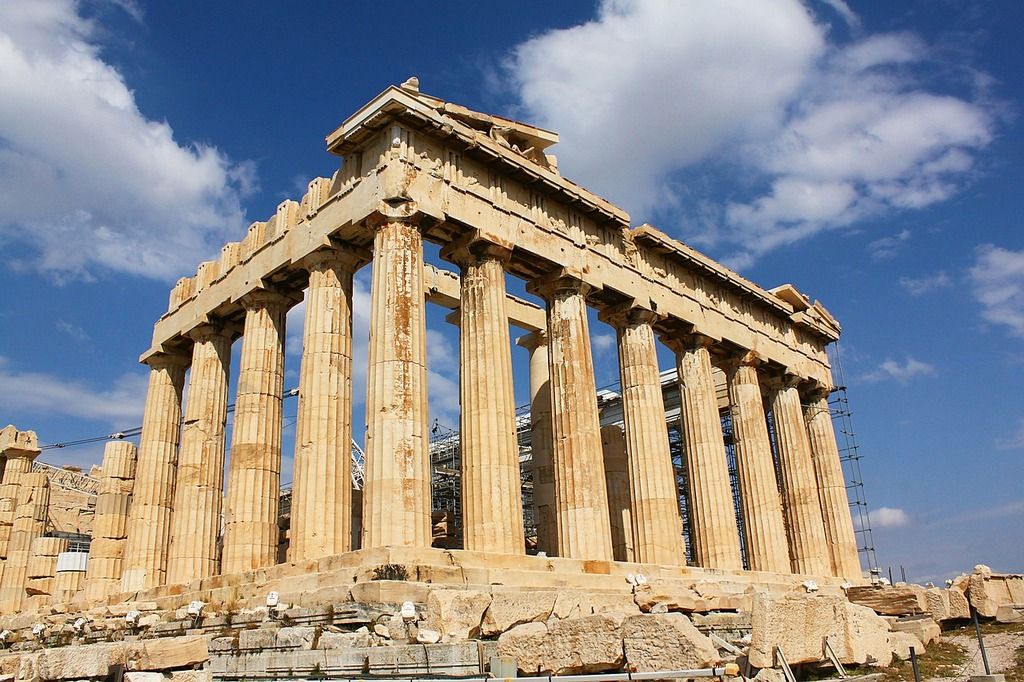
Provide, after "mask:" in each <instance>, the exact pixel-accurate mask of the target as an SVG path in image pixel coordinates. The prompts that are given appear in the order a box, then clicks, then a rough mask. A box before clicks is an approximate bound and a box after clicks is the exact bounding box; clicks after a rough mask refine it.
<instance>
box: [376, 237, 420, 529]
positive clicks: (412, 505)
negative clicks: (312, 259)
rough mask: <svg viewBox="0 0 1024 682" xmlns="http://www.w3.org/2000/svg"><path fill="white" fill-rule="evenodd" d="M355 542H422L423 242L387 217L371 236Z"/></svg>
mask: <svg viewBox="0 0 1024 682" xmlns="http://www.w3.org/2000/svg"><path fill="white" fill-rule="evenodd" d="M373 258H374V262H373V284H372V292H371V310H370V352H369V356H370V357H369V370H368V375H367V382H366V479H365V484H364V487H363V538H362V547H363V548H364V549H369V548H373V547H383V546H386V545H399V546H411V547H429V546H430V542H431V523H430V444H429V442H428V438H429V437H428V425H427V418H428V411H427V345H426V336H427V328H426V316H425V310H424V307H425V301H424V298H423V296H424V292H423V241H422V237H421V236H420V232H419V229H418V227H417V226H416V225H415V224H413V223H411V222H407V221H403V220H390V219H389V220H388V222H385V223H384V224H381V225H379V226H378V227H377V232H376V234H375V236H374V242H373Z"/></svg>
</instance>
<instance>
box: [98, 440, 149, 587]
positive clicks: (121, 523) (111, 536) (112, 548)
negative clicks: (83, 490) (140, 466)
mask: <svg viewBox="0 0 1024 682" xmlns="http://www.w3.org/2000/svg"><path fill="white" fill-rule="evenodd" d="M137 456H138V453H137V451H136V449H135V446H134V445H133V444H131V443H129V442H128V441H123V440H122V441H114V442H112V443H107V445H106V447H105V448H104V449H103V477H102V478H101V479H100V490H99V494H98V495H97V496H96V516H95V517H93V522H92V542H91V543H90V544H89V562H88V564H86V572H85V597H86V599H88V600H89V601H90V602H96V601H99V600H101V599H104V598H105V597H106V596H107V595H109V594H112V593H114V592H117V591H118V588H119V587H120V585H121V572H122V563H123V557H124V547H125V543H126V542H127V540H126V538H127V537H128V518H129V515H130V513H131V508H132V487H133V486H134V484H135V462H136V458H137Z"/></svg>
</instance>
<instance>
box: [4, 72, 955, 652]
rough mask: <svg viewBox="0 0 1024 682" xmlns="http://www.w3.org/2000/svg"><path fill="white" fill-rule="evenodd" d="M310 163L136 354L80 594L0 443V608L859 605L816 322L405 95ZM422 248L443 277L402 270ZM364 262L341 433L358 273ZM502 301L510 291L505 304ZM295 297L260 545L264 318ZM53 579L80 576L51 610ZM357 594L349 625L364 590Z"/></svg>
mask: <svg viewBox="0 0 1024 682" xmlns="http://www.w3.org/2000/svg"><path fill="white" fill-rule="evenodd" d="M326 142H327V151H328V152H330V153H331V154H334V155H336V156H338V157H340V159H341V163H340V168H339V170H338V171H337V172H336V173H334V175H333V176H332V177H330V178H315V179H313V180H312V181H311V182H309V183H308V191H307V192H306V193H305V195H304V196H303V197H301V199H300V200H298V201H292V200H287V201H284V202H282V203H281V204H280V205H279V206H278V207H277V209H276V212H275V213H274V214H273V215H272V216H270V218H269V219H268V220H265V221H258V222H254V223H252V225H251V226H249V228H248V232H247V233H246V234H245V235H244V238H243V239H241V241H238V242H231V243H228V244H226V245H224V247H223V249H222V250H221V253H220V257H219V258H218V259H216V260H210V261H206V262H203V263H200V264H199V266H198V268H197V270H196V272H195V274H194V275H193V276H189V277H184V278H182V279H180V280H179V281H178V282H177V284H176V285H175V286H174V287H173V289H172V290H171V292H170V301H169V306H168V308H167V311H166V313H165V314H163V315H162V316H161V317H160V318H159V319H158V320H157V321H156V324H155V326H154V330H153V339H152V343H151V345H150V347H149V348H148V349H147V350H145V352H144V353H142V356H141V362H142V363H144V364H145V365H146V366H147V367H148V372H149V383H148V392H147V394H146V402H145V411H144V417H143V422H142V427H141V434H140V435H139V439H138V446H137V448H136V446H135V445H134V444H133V443H131V442H129V441H128V440H116V441H113V442H111V443H109V444H108V445H107V448H106V452H105V457H104V461H103V463H102V470H101V471H100V470H97V472H99V473H98V474H97V475H96V477H97V478H98V479H99V481H98V484H97V487H96V489H95V491H93V492H92V493H90V494H91V497H90V498H89V501H88V503H87V505H85V506H88V508H89V510H90V514H92V517H91V521H90V523H89V524H88V525H89V527H88V528H86V529H85V530H84V531H82V535H85V536H90V537H89V538H88V539H89V540H90V541H89V543H88V555H87V556H84V552H83V551H79V554H82V556H81V558H80V560H78V561H77V564H76V567H72V568H69V566H70V564H69V562H71V563H75V562H74V561H71V559H65V558H64V555H65V554H75V551H73V550H70V551H69V548H68V546H67V542H68V541H67V540H66V539H65V540H61V538H60V537H59V534H56V536H55V535H54V534H52V533H49V532H48V524H47V521H46V519H47V511H46V508H47V499H48V496H49V495H50V489H51V488H52V487H53V485H54V483H53V482H52V480H51V478H49V477H48V475H47V474H46V473H45V472H42V471H37V472H33V460H34V459H35V458H36V456H37V455H39V453H40V446H39V444H38V439H37V438H36V436H35V434H34V433H32V432H30V431H19V430H18V429H16V428H14V427H8V428H7V429H4V430H3V431H2V432H0V449H2V455H3V459H2V460H0V463H2V466H3V479H2V481H3V483H2V485H0V558H2V559H3V563H2V571H3V572H2V577H0V611H2V612H4V613H7V614H18V613H23V612H32V611H43V610H45V609H46V608H48V607H52V606H53V605H54V604H57V603H66V604H68V605H69V606H68V609H70V610H72V611H74V610H75V609H77V611H74V612H76V613H85V612H87V611H88V609H90V608H95V607H96V605H103V606H104V607H105V608H106V607H110V608H112V607H113V605H115V604H123V603H132V604H134V603H141V602H143V601H145V600H148V602H146V603H149V602H152V603H153V604H155V605H157V606H158V607H159V608H160V609H163V610H166V612H167V613H169V614H170V613H173V612H174V609H181V608H184V606H185V605H186V604H189V603H190V600H191V601H193V602H194V601H196V600H198V601H199V602H201V603H205V604H212V605H217V604H219V605H220V607H222V608H223V609H225V610H230V609H231V608H240V607H239V605H249V606H252V605H254V604H258V603H260V602H261V600H262V599H263V598H264V595H265V594H266V593H267V592H268V591H269V590H274V594H275V595H277V594H280V595H281V598H282V599H287V600H289V601H290V603H291V604H293V605H295V604H305V605H309V603H316V602H315V601H310V600H313V599H314V597H315V596H316V595H319V597H317V598H319V599H320V600H321V601H329V600H330V599H331V598H332V597H331V596H330V595H335V596H336V592H332V591H331V590H336V589H337V588H339V587H343V589H344V590H345V592H344V594H345V595H347V598H348V599H350V600H354V601H357V602H359V601H360V597H359V596H358V595H359V594H362V595H363V598H362V600H361V601H362V602H365V603H388V602H390V603H402V602H405V601H409V602H411V603H416V604H420V603H426V599H427V598H426V595H427V594H428V592H424V591H417V590H421V589H422V588H423V586H424V585H426V586H428V588H430V589H433V588H431V587H430V586H434V587H436V586H443V587H444V588H445V589H448V590H452V589H460V590H467V591H468V590H471V589H477V590H478V591H479V589H481V588H480V586H484V588H485V590H486V591H487V594H488V599H497V597H496V596H493V595H497V594H498V593H499V591H500V590H499V586H501V589H531V590H542V589H544V588H550V589H567V588H572V589H579V590H584V591H586V592H588V593H590V594H599V593H603V592H609V593H610V592H612V591H620V592H621V591H622V590H626V591H627V592H629V594H630V596H629V597H628V600H629V604H630V606H631V607H633V605H634V595H635V594H636V593H637V592H636V590H638V589H640V588H639V587H637V583H638V581H639V582H643V580H645V579H646V580H660V581H662V584H663V585H675V586H676V587H677V588H678V589H679V590H682V589H684V588H685V589H689V590H691V591H692V590H696V591H695V592H692V594H696V595H698V596H699V597H700V599H703V600H704V601H702V602H700V603H701V604H706V605H707V604H710V606H708V607H707V609H705V610H709V609H710V610H716V609H717V610H722V609H724V610H734V611H735V610H740V611H743V610H744V609H746V610H749V609H750V608H751V603H750V600H751V599H755V597H756V594H758V593H759V591H767V593H769V594H785V593H787V592H792V591H794V590H797V591H800V590H802V589H803V588H801V587H800V586H801V585H807V584H813V585H815V587H814V589H821V590H822V591H823V593H829V594H841V593H842V590H844V589H847V588H851V587H852V588H856V587H857V586H863V585H866V584H867V579H866V577H865V576H864V574H862V567H861V562H860V560H859V555H858V542H857V537H856V533H855V528H854V523H853V519H852V517H851V512H850V503H849V502H850V501H849V500H848V496H847V483H846V481H845V480H844V473H843V466H842V463H841V459H840V447H839V446H838V445H837V438H836V432H835V431H834V428H833V421H832V417H831V413H830V408H829V402H828V397H829V395H830V393H831V392H832V391H833V390H834V388H835V386H834V380H833V375H832V372H831V369H830V364H829V356H828V354H827V353H826V349H827V348H828V347H829V345H830V344H832V343H834V342H835V341H837V340H838V338H839V335H840V326H839V324H838V322H837V321H836V320H835V319H834V318H833V317H832V315H831V314H830V313H829V312H828V310H826V308H825V307H824V306H823V305H822V304H821V303H819V302H818V301H813V302H812V301H811V300H809V299H808V298H807V297H806V296H805V295H803V294H802V293H800V291H798V290H797V288H795V287H794V286H792V285H790V284H783V285H781V286H778V287H776V288H774V289H768V290H766V289H762V288H761V287H759V286H757V285H755V284H753V283H752V282H750V281H748V280H747V279H744V278H743V277H742V276H740V275H739V274H737V273H736V272H734V271H733V270H731V269H729V268H727V267H725V266H723V265H721V264H719V263H717V262H715V261H714V260H712V259H711V258H708V257H707V256H705V255H703V254H701V253H700V252H698V251H697V250H695V249H693V248H691V247H689V246H687V245H685V244H683V243H682V242H680V241H678V240H676V239H673V238H672V237H670V236H668V235H667V234H666V233H664V232H662V231H660V230H658V229H657V228H655V227H653V226H651V225H647V224H644V225H640V226H637V227H633V226H631V225H630V217H629V215H628V214H627V213H626V212H625V211H623V210H622V209H620V208H618V207H616V206H615V205H613V204H611V203H609V202H608V201H606V200H604V199H602V198H601V197H599V196H596V195H595V194H593V193H591V192H589V191H588V190H586V189H584V188H583V187H581V186H579V185H577V184H574V183H573V182H572V181H570V180H568V179H567V178H564V177H562V175H561V174H560V173H559V169H558V163H557V159H556V158H555V156H553V155H552V154H550V153H549V150H550V148H551V147H552V146H553V145H554V144H555V143H556V142H558V135H557V134H555V133H553V132H550V131H547V130H543V129H541V128H538V127H535V126H532V125H528V124H525V123H520V122H517V121H513V120H510V119H507V118H503V117H499V116H492V115H487V114H483V113H479V112H476V111H472V110H470V109H467V108H465V107H462V106H459V105H457V104H453V103H450V102H445V101H442V100H440V99H437V98H435V97H431V96H428V95H426V94H424V93H421V92H420V91H419V86H418V82H417V81H416V80H415V79H410V80H409V81H407V82H405V83H403V84H402V85H401V86H392V87H389V88H387V89H386V90H385V91H384V92H382V93H381V94H380V95H378V96H377V97H376V98H374V99H373V100H372V101H370V102H369V103H368V104H366V105H365V106H363V107H362V108H361V109H359V110H358V111H357V112H356V113H355V114H353V115H352V116H351V117H349V118H348V119H347V120H346V121H345V122H344V123H342V124H341V125H340V127H338V128H337V129H336V130H335V131H334V132H332V133H330V134H329V135H328V136H327V139H326ZM425 243H431V244H434V245H437V246H438V247H440V251H439V253H440V258H441V259H442V260H444V261H447V262H448V263H451V264H452V265H453V266H454V267H453V268H452V269H450V270H446V269H443V268H438V267H436V266H434V265H432V264H430V263H428V262H426V260H425V256H424V244H425ZM367 266H370V267H371V268H372V283H371V295H370V306H371V307H370V322H369V354H368V360H367V362H368V366H367V367H366V376H367V381H366V396H365V414H366V424H365V434H363V433H361V430H358V431H357V429H356V427H355V425H354V424H353V418H352V414H353V404H354V402H358V400H354V397H353V374H354V373H356V372H358V371H359V368H356V367H354V356H353V304H354V303H353V277H354V276H355V274H356V272H357V271H358V270H359V269H360V268H363V267H367ZM510 278H518V279H519V280H520V281H522V282H523V283H524V286H525V291H526V292H528V295H523V296H516V295H512V294H510V293H509V291H508V290H507V280H508V279H510ZM303 292H305V293H303ZM527 298H532V299H533V300H534V301H535V302H531V301H530V300H527ZM303 300H304V301H305V312H304V314H305V322H304V327H303V335H302V354H301V369H300V372H299V382H298V400H297V404H298V407H297V423H296V425H295V433H296V435H295V445H294V477H293V483H292V486H291V491H290V505H289V509H288V510H287V512H288V513H287V521H283V520H282V519H283V518H284V514H285V511H286V510H285V509H283V508H282V506H281V501H282V499H283V498H282V494H281V488H282V482H283V481H282V475H281V472H282V457H283V456H287V455H288V454H289V453H283V452H282V450H283V447H282V443H283V441H284V439H283V436H282V430H283V414H284V412H283V405H284V404H285V400H286V397H287V391H286V389H285V377H284V360H285V341H286V329H285V327H286V314H287V312H288V311H289V309H290V308H292V307H293V306H295V305H296V304H297V303H299V302H300V301H303ZM428 305H440V306H442V307H444V308H448V309H450V310H451V311H452V313H451V315H449V317H448V318H447V319H448V321H449V322H450V323H452V324H454V325H456V326H457V329H458V332H457V333H458V338H459V346H458V347H459V351H458V358H457V360H458V371H459V383H458V388H459V403H460V417H459V419H460V422H459V425H458V448H459V457H458V459H457V464H456V466H457V471H456V472H455V473H457V475H458V481H459V482H458V500H459V504H458V509H457V512H458V519H459V524H458V525H459V530H458V533H457V536H458V537H457V538H456V539H455V540H454V541H453V542H449V543H448V544H444V543H439V542H438V541H437V540H438V538H437V535H438V534H437V532H436V529H435V521H436V520H437V518H436V514H434V515H433V516H432V512H433V511H434V509H433V508H432V495H434V496H436V495H437V491H436V489H434V488H435V486H434V481H435V478H436V476H435V474H436V471H435V469H436V467H435V466H434V465H433V464H432V460H431V434H430V431H431V425H430V422H429V415H428V400H427V381H428V354H427V338H426V337H427V327H426V308H427V306H428ZM591 310H594V311H596V315H597V317H598V319H600V320H601V321H602V322H604V323H607V324H608V325H611V326H612V327H613V328H614V330H615V331H616V337H615V338H616V344H617V355H618V369H619V376H620V381H619V389H618V392H617V394H616V396H615V409H616V417H615V418H614V419H610V418H603V417H602V414H603V412H602V410H604V409H605V408H604V403H603V399H602V398H601V397H600V395H599V390H598V389H599V387H598V386H597V385H596V381H595V366H594V359H593V354H592V344H591V331H590V329H589V325H590V316H589V314H588V313H589V311H591ZM238 339H240V345H241V353H240V359H239V360H238V362H237V366H232V364H233V363H232V344H233V343H234V342H235V341H236V340H238ZM659 343H660V344H662V345H663V346H664V347H665V348H667V349H669V350H670V351H672V352H673V353H674V356H675V366H674V367H673V368H672V369H671V371H665V370H664V369H663V368H661V367H659V362H658V352H659ZM662 352H663V353H664V352H665V351H664V350H663V351H662ZM516 353H519V354H522V355H521V356H520V357H522V358H528V367H529V376H528V381H529V393H530V397H531V400H530V405H529V411H528V414H523V413H522V412H518V413H517V409H516V404H515V400H514V390H513V389H514V381H515V380H516V379H517V378H518V377H516V376H514V373H513V357H514V354H516ZM523 364H524V366H527V365H526V362H525V360H524V361H523ZM523 374H524V377H523V379H524V380H525V378H526V377H525V372H524V373H523ZM230 377H237V392H236V394H235V395H233V396H231V395H229V386H230V385H231V382H230V381H229V378H230ZM521 390H522V387H521ZM183 396H187V397H185V398H184V399H183ZM231 403H233V404H234V417H233V425H232V427H231V429H230V437H228V431H229V429H228V428H227V422H228V412H229V404H231ZM726 417H727V418H728V420H729V424H730V431H729V433H728V434H727V435H724V434H723V419H724V418H726ZM524 425H525V428H526V431H527V438H528V441H529V451H530V456H529V457H528V458H524V457H522V456H521V454H522V452H521V451H522V448H521V445H522V444H521V442H520V441H521V437H520V436H521V435H522V434H521V432H522V430H523V428H524ZM670 428H674V429H675V430H676V433H677V435H676V436H675V440H674V441H672V442H670V440H671V438H670ZM354 440H355V441H361V442H362V443H363V446H362V448H361V452H362V456H361V457H360V458H358V459H357V461H356V464H355V465H354V464H353V458H352V448H353V445H352V444H353V441H354ZM727 451H728V453H729V456H728V457H727ZM674 452H675V453H677V456H676V458H675V459H676V462H675V463H674V461H673V459H674V455H673V453H674ZM353 466H357V467H359V468H360V470H359V472H358V476H354V473H355V472H354V471H353ZM730 469H732V471H730ZM357 479H358V484H357V485H354V480H357ZM524 481H527V482H529V488H530V494H529V495H524ZM680 488H681V489H680ZM83 504H84V503H83ZM282 538H286V542H282ZM62 543H63V544H62ZM58 558H60V561H59V562H58ZM61 562H63V563H61ZM58 563H60V566H58V565H57V564H58ZM51 564H52V566H51ZM72 569H73V570H72ZM69 572H77V573H78V574H79V575H78V577H77V578H75V579H71V578H64V579H63V581H64V582H63V583H62V584H60V585H58V584H55V583H54V582H53V581H54V580H56V581H57V583H61V580H59V579H58V577H59V575H60V574H61V573H69ZM332 576H333V577H332ZM396 576H398V577H396ZM638 576H639V578H638ZM328 578H330V580H328ZM48 581H49V582H48ZM332 581H333V582H332ZM371 583H372V584H373V585H372V590H373V592H372V597H371V596H367V594H369V593H368V592H367V591H366V590H368V589H370V588H367V587H359V586H361V585H364V586H365V585H371ZM711 584H714V585H717V586H719V587H716V588H715V589H711V588H709V587H708V585H711ZM417 585H418V586H419V587H417ZM722 585H725V586H727V587H726V588H721V587H720V586H722ZM700 586H704V587H700ZM665 589H668V588H665ZM672 589H676V588H672ZM807 589H809V588H807ZM403 590H405V591H404V592H403ZM716 590H717V591H716ZM804 591H806V590H804ZM616 593H617V592H616ZM429 594H434V593H433V592H429ZM310 595H313V597H311V596H310ZM389 595H390V596H389ZM694 598H695V599H696V598H697V597H694ZM666 599H667V598H666ZM755 601H756V599H755ZM663 602H665V600H662V602H658V603H660V604H662V605H664V603H663ZM947 602H948V598H947ZM491 603H492V604H493V603H494V602H491ZM652 603H654V602H652ZM666 603H670V604H678V603H681V602H679V600H678V599H676V600H675V601H672V600H668V602H666ZM268 604H269V602H268ZM635 604H641V600H639V599H636V600H635ZM691 606H692V605H691ZM211 608H212V607H211ZM335 608H337V607H335ZM491 608H494V607H493V606H492V607H491ZM666 608H668V607H666ZM680 608H682V607H680ZM701 608H702V607H700V606H692V607H691V608H689V609H683V610H686V611H687V612H693V611H695V610H697V611H699V610H700V609H701ZM670 610H672V609H670ZM66 612H70V611H66ZM403 613H404V611H403ZM594 613H597V607H594ZM552 617H553V616H552ZM168 618H170V616H168ZM486 622H487V621H486V617H485V621H484V623H485V624H486ZM477 627H478V629H479V627H480V625H479V623H478V624H477ZM484 629H485V630H486V628H484ZM441 630H443V627H441ZM470 631H473V630H472V628H470ZM474 632H475V631H474ZM500 632H501V631H500V630H497V631H495V632H493V633H492V634H500Z"/></svg>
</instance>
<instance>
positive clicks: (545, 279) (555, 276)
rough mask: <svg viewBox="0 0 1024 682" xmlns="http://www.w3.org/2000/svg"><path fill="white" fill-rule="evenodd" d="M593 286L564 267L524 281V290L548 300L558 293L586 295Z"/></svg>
mask: <svg viewBox="0 0 1024 682" xmlns="http://www.w3.org/2000/svg"><path fill="white" fill-rule="evenodd" d="M591 289H593V287H592V286H591V285H590V284H587V283H586V282H584V281H583V279H582V278H581V277H580V276H578V275H576V274H573V273H571V272H568V271H567V270H565V269H564V268H560V269H558V270H555V271H554V272H551V273H548V274H546V275H542V276H540V277H537V278H536V279H532V280H530V281H529V282H527V283H526V290H527V291H529V292H530V293H531V294H534V295H536V296H540V297H541V298H543V299H544V300H550V299H552V298H554V297H556V296H558V295H559V294H578V295H580V296H586V295H587V294H588V293H590V291H591Z"/></svg>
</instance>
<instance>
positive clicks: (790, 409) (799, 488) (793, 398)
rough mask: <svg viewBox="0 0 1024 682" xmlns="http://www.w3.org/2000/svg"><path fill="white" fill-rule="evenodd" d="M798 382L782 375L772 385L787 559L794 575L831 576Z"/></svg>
mask: <svg viewBox="0 0 1024 682" xmlns="http://www.w3.org/2000/svg"><path fill="white" fill-rule="evenodd" d="M798 383H799V379H798V378H797V377H794V376H792V375H786V376H785V377H784V378H783V379H782V380H780V381H775V382H772V386H771V389H772V399H771V404H772V420H773V423H774V425H775V446H776V449H777V451H778V455H779V469H780V471H781V472H782V494H783V500H784V502H785V504H784V505H783V510H784V512H785V514H786V530H787V532H788V533H789V556H790V560H791V565H792V567H793V572H794V573H802V574H806V575H819V576H824V575H831V573H832V571H831V567H830V566H829V559H828V547H827V546H826V545H825V528H824V524H823V522H822V519H821V505H820V504H819V502H818V486H817V483H816V482H815V479H814V464H813V462H812V461H811V444H810V441H809V440H808V437H807V428H806V426H805V425H804V415H803V410H802V409H801V407H800V393H799V392H798V391H797V384H798Z"/></svg>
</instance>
